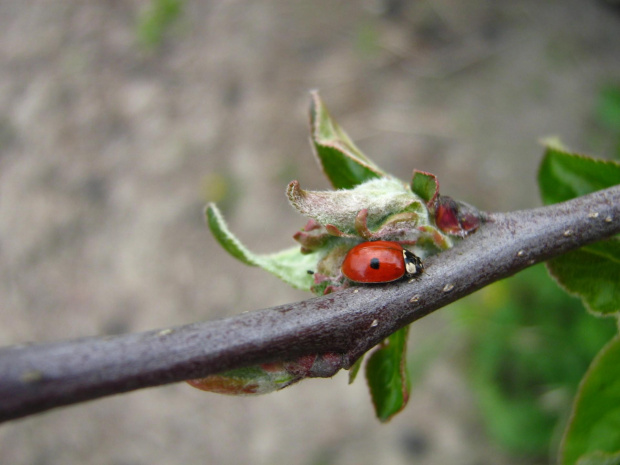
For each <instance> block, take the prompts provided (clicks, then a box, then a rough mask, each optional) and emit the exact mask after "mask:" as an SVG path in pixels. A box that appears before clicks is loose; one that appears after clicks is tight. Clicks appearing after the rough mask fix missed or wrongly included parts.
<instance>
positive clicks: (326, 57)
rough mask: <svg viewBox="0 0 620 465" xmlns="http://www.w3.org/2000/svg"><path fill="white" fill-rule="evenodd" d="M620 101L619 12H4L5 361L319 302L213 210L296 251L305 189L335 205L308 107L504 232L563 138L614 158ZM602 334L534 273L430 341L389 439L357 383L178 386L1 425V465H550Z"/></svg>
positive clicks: (604, 330) (218, 8) (418, 353)
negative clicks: (297, 197)
mask: <svg viewBox="0 0 620 465" xmlns="http://www.w3.org/2000/svg"><path fill="white" fill-rule="evenodd" d="M619 85H620V13H619V10H618V7H617V4H616V6H614V2H611V1H610V2H605V1H595V0H592V1H588V0H562V1H560V0H548V1H545V2H540V1H536V0H525V1H520V2H512V1H509V0H495V1H490V0H471V1H467V2H463V1H459V0H433V1H430V0H429V1H422V0H418V1H414V0H383V1H380V0H372V1H371V0H368V1H360V2H345V1H333V0H318V1H313V2H301V1H293V2H291V1H286V0H260V1H254V2H245V1H241V0H221V1H203V2H199V1H194V2H190V1H187V0H150V1H146V0H145V1H137V0H134V1H127V0H126V1H120V0H107V1H87V2H84V1H77V0H62V1H60V0H59V1H55V2H48V1H43V0H39V1H34V0H24V1H20V2H10V1H0V345H3V346H4V345H9V344H15V343H21V342H26V341H37V342H47V341H59V340H64V339H71V338H77V337H82V336H92V335H105V334H116V333H121V332H134V331H144V330H149V329H156V328H164V327H169V326H173V325H180V324H185V323H190V322H195V321H200V320H208V319H214V318H222V317H226V316H229V315H233V314H237V313H240V312H242V311H246V310H252V309H257V308H263V307H269V306H273V305H277V304H281V303H285V302H291V301H296V300H301V299H305V298H308V297H309V296H308V295H306V294H303V293H301V292H298V291H294V290H291V289H289V288H287V287H286V286H285V285H284V284H283V283H281V282H279V281H278V280H277V279H276V278H274V277H272V276H271V275H268V274H266V273H264V272H261V271H260V270H258V269H252V268H249V267H246V266H244V265H242V264H241V263H240V262H237V261H235V260H234V259H232V258H231V257H229V256H227V255H226V253H225V252H224V251H223V250H221V248H220V247H219V246H218V245H217V244H216V242H215V241H214V239H213V238H212V237H211V236H210V234H209V232H208V230H207V228H206V227H205V225H204V220H203V216H202V213H203V206H204V204H205V202H206V201H217V202H218V204H219V205H220V207H221V208H222V209H223V211H224V213H225V215H226V217H227V219H228V220H229V224H230V227H231V229H232V230H233V231H234V232H235V233H237V234H238V235H239V236H240V238H241V239H242V240H243V241H244V242H245V243H246V244H248V246H249V247H250V248H252V249H253V250H256V251H259V252H270V251H275V250H278V249H282V248H285V247H289V246H291V245H293V243H294V242H293V240H292V238H291V236H292V234H293V233H294V232H295V231H296V230H297V229H299V228H300V227H301V226H303V224H304V223H305V221H304V220H303V218H301V217H299V216H298V215H297V214H296V213H295V212H294V211H293V210H292V209H291V208H290V207H289V206H288V204H287V201H286V199H285V196H284V189H285V187H286V184H287V183H288V182H289V181H291V180H293V179H298V180H299V181H300V183H301V185H302V187H304V188H311V189H324V188H328V184H327V182H326V181H325V180H324V179H323V178H322V176H321V173H320V172H319V170H318V168H317V167H316V165H315V163H314V160H313V158H312V155H311V150H310V147H309V144H308V128H307V107H308V102H309V97H308V91H309V90H310V89H315V88H316V89H319V90H320V92H321V96H322V98H323V99H324V101H325V103H326V104H327V106H328V107H329V108H330V110H331V112H332V115H333V116H334V117H335V119H336V120H337V121H338V122H339V123H340V124H341V125H342V126H343V127H344V128H345V129H346V130H347V131H348V132H349V134H350V135H351V137H352V138H353V139H354V140H355V141H356V142H357V143H358V145H359V146H360V148H361V149H362V150H363V151H365V152H366V154H367V155H369V156H370V157H371V158H373V159H374V160H375V161H376V162H377V163H378V164H379V165H380V166H382V167H383V168H385V169H386V170H387V171H388V172H392V173H394V174H396V175H398V176H400V177H401V178H403V179H405V180H407V179H409V177H410V175H411V173H412V171H413V169H414V168H415V169H420V170H425V171H430V172H432V173H434V174H436V175H437V176H438V177H439V180H440V183H441V190H442V193H444V194H448V195H451V196H454V197H456V198H459V199H461V200H464V201H467V202H469V203H472V204H474V205H476V206H478V207H479V208H481V209H484V210H489V211H507V210H516V209H523V208H531V207H536V206H538V205H540V201H539V198H538V190H537V187H536V172H537V167H538V162H539V160H540V158H541V155H542V151H543V149H542V147H541V145H540V143H539V141H540V139H541V138H543V137H549V136H559V137H560V138H561V140H562V141H563V142H564V144H565V145H567V146H568V147H570V148H571V149H573V150H575V151H578V152H583V153H590V154H594V155H596V156H599V157H618V155H619V154H620V87H619ZM607 323H609V322H607V321H601V320H596V319H594V318H593V317H590V316H588V315H587V314H586V313H585V312H584V311H583V309H582V308H581V305H580V303H579V302H578V301H576V300H575V299H572V298H570V297H567V296H565V295H564V294H562V293H561V292H560V291H558V290H557V289H556V287H555V285H554V284H553V283H552V282H551V281H550V280H549V279H548V278H547V277H546V273H545V270H544V269H543V268H542V267H537V268H534V269H531V270H527V271H526V272H524V273H521V274H520V275H519V276H517V277H516V278H513V279H510V280H506V281H503V282H500V283H497V284H495V285H493V286H490V287H488V288H486V289H484V290H482V291H480V292H478V293H477V294H475V295H473V296H471V297H470V298H468V299H464V300H463V301H461V302H459V303H457V304H455V305H453V306H451V307H449V308H446V309H444V310H442V311H440V312H436V313H435V314H433V315H431V316H429V317H427V318H425V319H424V320H421V321H419V322H416V324H415V325H414V326H413V328H412V332H411V348H410V353H411V369H412V371H413V373H414V389H413V392H412V396H411V400H410V405H409V406H408V407H407V409H406V410H405V411H404V412H402V413H401V414H400V415H399V416H397V417H396V418H395V419H393V420H392V421H391V422H390V423H389V424H387V425H381V424H379V423H378V421H376V420H375V418H374V413H373V408H372V405H371V403H370V398H369V395H368V393H367V389H366V386H365V383H364V380H363V379H362V378H361V377H360V378H359V379H358V380H357V382H356V383H355V384H354V385H352V386H348V385H347V377H346V373H345V374H339V375H337V376H336V377H335V378H334V379H332V380H309V381H305V382H303V383H301V384H299V385H297V386H294V387H291V388H288V389H285V390H284V391H281V392H279V393H275V394H271V395H268V396H264V397H255V398H230V397H225V396H218V395H216V394H207V393H204V392H200V391H198V390H194V389H192V388H190V387H188V386H186V385H185V384H177V385H170V386H165V387H161V388H155V389H148V390H142V391H139V392H134V393H130V394H125V395H122V396H117V397H113V398H107V399H103V400H98V401H94V402H90V403H86V404H82V405H78V406H74V407H69V408H63V409H59V410H56V411H51V412H48V413H45V414H42V415H38V416H35V417H31V418H26V419H23V420H19V421H16V422H12V423H9V424H4V425H2V426H0V463H2V464H3V465H4V464H7V465H8V464H11V465H12V464H39V465H56V464H63V465H70V464H84V463H88V464H89V465H98V464H118V465H141V464H156V463H157V464H159V463H161V464H171V465H175V464H238V463H252V464H274V463H299V464H317V465H318V464H362V465H363V464H376V463H381V464H389V465H391V464H397V465H399V464H409V463H415V464H422V465H430V464H446V463H454V464H464V465H485V464H500V465H501V464H524V463H531V464H543V463H549V462H550V461H551V458H550V457H553V452H552V451H553V450H554V447H556V446H557V439H558V432H559V431H561V424H562V420H563V418H564V417H565V415H566V412H567V408H568V406H569V405H570V398H571V396H572V393H573V392H574V389H575V386H576V384H577V382H578V380H579V378H580V376H581V375H582V373H583V372H584V370H585V369H586V367H587V365H588V362H589V360H590V359H591V357H592V356H593V354H595V353H596V352H597V350H598V349H599V348H600V346H601V345H602V344H603V343H604V342H605V340H607V338H608V337H609V335H610V334H611V332H612V331H613V328H612V327H610V325H608V324H607ZM0 382H1V379H0ZM558 425H560V426H558Z"/></svg>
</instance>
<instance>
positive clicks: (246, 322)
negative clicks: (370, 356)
mask: <svg viewBox="0 0 620 465" xmlns="http://www.w3.org/2000/svg"><path fill="white" fill-rule="evenodd" d="M618 233H620V186H615V187H613V188H610V189H606V190H603V191H599V192H595V193H593V194H590V195H587V196H584V197H580V198H577V199H574V200H571V201H569V202H565V203H562V204H557V205H552V206H548V207H543V208H538V209H534V210H525V211H518V212H512V213H505V214H502V213H498V214H489V215H488V220H487V222H486V224H484V225H483V226H482V227H481V228H480V229H479V231H478V232H476V233H475V234H473V235H472V236H470V237H468V238H467V239H465V240H463V241H461V242H460V243H459V244H458V245H457V246H456V247H454V248H453V249H450V250H448V251H446V252H442V253H441V254H438V255H436V256H433V257H430V258H428V259H427V260H426V261H425V267H426V272H425V273H424V274H423V275H421V276H420V277H419V278H418V279H415V280H414V281H412V282H402V283H399V284H390V285H375V286H363V287H362V286H360V287H355V288H350V289H347V290H344V291H341V292H337V293H334V294H330V295H327V296H323V297H318V298H313V299H309V300H306V301H303V302H297V303H293V304H287V305H281V306H278V307H273V308H268V309H263V310H257V311H253V312H249V313H244V314H241V315H237V316H233V317H230V318H226V319H222V320H216V321H209V322H204V323H195V324H190V325H186V326H179V327H176V328H171V329H164V330H156V331H149V332H145V333H138V334H125V335H120V336H113V337H93V338H85V339H79V340H75V341H69V342H59V343H52V344H39V345H19V346H11V347H6V348H2V349H0V421H6V420H11V419H15V418H20V417H23V416H26V415H30V414H34V413H37V412H42V411H44V410H48V409H51V408H54V407H59V406H62V405H68V404H73V403H78V402H82V401H86V400H90V399H95V398H98V397H103V396H107V395H112V394H118V393H121V392H127V391H132V390H135V389H139V388H144V387H149V386H158V385H162V384H167V383H173V382H177V381H182V380H186V379H192V378H199V377H203V376H206V375H208V374H214V373H218V372H221V371H224V370H230V369H233V368H240V367H242V366H247V365H254V364H258V363H263V362H268V361H274V360H289V359H293V358H295V357H298V356H301V355H307V354H324V353H330V352H335V353H339V354H344V359H345V360H346V362H345V363H344V365H345V366H349V365H350V364H352V363H353V362H354V361H355V359H356V358H357V357H359V356H360V355H361V354H363V353H364V352H366V351H367V350H368V349H370V348H371V347H373V346H374V345H376V344H377V343H379V342H381V341H382V340H383V339H385V338H386V337H387V336H388V335H390V334H391V333H392V332H394V331H396V330H397V329H399V328H401V327H403V326H405V325H407V324H409V323H411V322H413V321H415V320H417V319H419V318H421V317H423V316H425V315H428V314H429V313H431V312H433V311H435V310H437V309H439V308H441V307H443V306H445V305H447V304H449V303H451V302H454V301H456V300H458V299H460V298H461V297H464V296H466V295H468V294H471V293H472V292H474V291H476V290H478V289H480V288H482V287H484V286H486V285H487V284H490V283H492V282H494V281H497V280H499V279H502V278H505V277H507V276H510V275H513V274H515V273H516V272H518V271H520V270H522V269H524V268H526V267H528V266H531V265H533V264H535V263H538V262H541V261H544V260H547V259H549V258H551V257H555V256H557V255H560V254H562V253H565V252H568V251H570V250H573V249H576V248H578V247H581V246H583V245H586V244H589V243H592V242H595V241H598V240H601V239H604V238H607V237H610V236H613V235H615V234H618Z"/></svg>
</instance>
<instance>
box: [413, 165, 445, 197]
mask: <svg viewBox="0 0 620 465" xmlns="http://www.w3.org/2000/svg"><path fill="white" fill-rule="evenodd" d="M411 190H412V191H413V193H414V194H417V195H418V196H419V197H420V198H422V199H423V200H424V201H425V202H426V203H431V202H433V201H434V200H435V198H437V194H438V193H439V183H438V182H437V176H435V175H434V174H431V173H426V172H424V171H418V170H415V171H414V172H413V179H412V180H411Z"/></svg>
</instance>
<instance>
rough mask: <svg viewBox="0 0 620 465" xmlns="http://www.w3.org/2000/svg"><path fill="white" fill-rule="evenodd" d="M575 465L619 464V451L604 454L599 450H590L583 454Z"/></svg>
mask: <svg viewBox="0 0 620 465" xmlns="http://www.w3.org/2000/svg"><path fill="white" fill-rule="evenodd" d="M577 465H620V452H617V453H615V454H606V453H604V452H601V451H596V452H592V453H591V454H587V455H583V456H582V457H581V458H580V459H579V460H578V461H577Z"/></svg>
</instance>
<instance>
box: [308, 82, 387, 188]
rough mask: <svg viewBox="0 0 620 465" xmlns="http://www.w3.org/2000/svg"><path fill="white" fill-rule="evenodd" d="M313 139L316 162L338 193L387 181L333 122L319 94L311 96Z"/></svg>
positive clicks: (311, 134) (385, 175) (377, 168)
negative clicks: (364, 184) (364, 183)
mask: <svg viewBox="0 0 620 465" xmlns="http://www.w3.org/2000/svg"><path fill="white" fill-rule="evenodd" d="M311 96H312V100H311V104H310V137H311V140H312V146H313V147H314V151H315V155H316V158H317V161H318V163H319V165H320V166H321V168H322V169H323V172H324V173H325V176H327V178H328V179H329V181H330V182H331V183H332V185H333V186H334V187H335V188H336V189H352V188H353V187H355V186H357V185H358V184H361V183H363V182H365V181H368V180H370V179H374V178H382V177H387V176H388V175H387V174H386V173H385V172H383V171H382V170H381V169H380V168H379V167H378V166H377V165H375V164H374V163H373V162H372V161H371V160H370V159H369V158H367V157H366V155H364V154H363V153H362V152H361V150H360V149H359V148H357V146H356V145H355V144H354V143H353V141H352V140H351V138H350V137H349V136H348V135H347V133H346V132H344V130H343V129H342V128H341V127H340V126H339V125H338V124H337V123H336V122H335V121H333V120H332V119H331V116H330V115H329V112H328V111H327V108H326V107H325V105H324V104H323V102H322V101H321V98H320V97H319V94H318V92H312V94H311Z"/></svg>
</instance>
